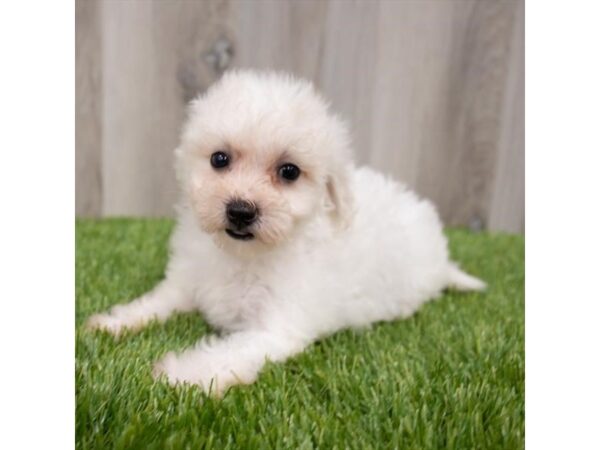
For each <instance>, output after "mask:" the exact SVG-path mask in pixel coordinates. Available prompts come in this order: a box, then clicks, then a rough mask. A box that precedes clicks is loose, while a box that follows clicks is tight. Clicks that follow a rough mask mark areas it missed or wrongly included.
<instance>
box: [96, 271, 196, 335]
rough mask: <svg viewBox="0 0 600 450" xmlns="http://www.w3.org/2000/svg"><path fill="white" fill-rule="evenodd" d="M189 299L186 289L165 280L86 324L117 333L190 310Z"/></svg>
mask: <svg viewBox="0 0 600 450" xmlns="http://www.w3.org/2000/svg"><path fill="white" fill-rule="evenodd" d="M191 300H192V299H191V295H190V293H189V292H187V291H186V290H185V289H182V288H181V286H179V285H178V284H177V283H174V282H171V281H169V279H166V280H163V281H162V282H161V283H160V284H158V285H157V286H156V287H155V288H154V289H153V290H151V291H150V292H147V293H146V294H144V295H142V296H141V297H139V298H137V299H136V300H134V301H132V302H131V303H127V304H125V305H115V306H113V307H112V308H111V309H110V310H109V311H108V312H106V313H102V314H94V315H93V316H91V317H90V318H89V319H88V320H87V322H86V327H87V328H88V329H101V330H105V331H108V332H109V333H111V334H113V335H115V336H117V335H118V334H119V333H121V332H122V331H123V330H124V329H130V330H137V329H140V328H142V327H143V326H145V325H146V324H148V322H150V321H151V320H159V321H164V320H166V319H167V318H168V317H169V316H170V315H171V314H172V313H174V312H175V311H181V312H185V311H191V310H192V309H193V304H192V301H191Z"/></svg>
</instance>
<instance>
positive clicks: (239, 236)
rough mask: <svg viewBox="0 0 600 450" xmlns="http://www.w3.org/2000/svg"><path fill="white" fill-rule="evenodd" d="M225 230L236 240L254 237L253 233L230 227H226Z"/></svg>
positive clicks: (247, 239)
mask: <svg viewBox="0 0 600 450" xmlns="http://www.w3.org/2000/svg"><path fill="white" fill-rule="evenodd" d="M225 232H226V233H227V234H228V235H229V236H230V237H232V238H233V239H237V240H238V241H249V240H251V239H254V235H253V234H252V233H249V232H247V231H235V230H232V229H230V228H226V229H225Z"/></svg>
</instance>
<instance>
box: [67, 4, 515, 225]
mask: <svg viewBox="0 0 600 450" xmlns="http://www.w3.org/2000/svg"><path fill="white" fill-rule="evenodd" d="M523 10H524V8H523V2H522V1H520V0H387V1H386V0H363V1H353V0H318V1H310V0H304V1H291V0H290V1H253V0H204V1H175V0H162V1H151V0H105V1H97V0H77V2H76V58H77V60H76V180H77V181H76V193H77V194H76V212H77V214H78V215H80V216H113V215H127V216H140V215H141V216H162V215H172V212H173V210H172V204H173V201H174V199H175V194H176V187H175V181H174V176H173V171H172V150H173V149H174V148H175V146H176V144H177V139H178V133H179V129H180V126H181V123H182V121H183V120H184V117H185V116H184V113H185V104H186V102H188V101H189V100H190V99H191V98H192V97H193V96H194V95H196V94H197V93H199V92H202V91H203V90H205V89H206V88H207V87H208V86H209V85H210V84H211V83H212V82H213V81H214V80H216V79H217V78H218V77H219V76H220V74H221V73H222V72H223V71H224V70H226V69H227V68H232V67H253V68H275V69H284V70H287V71H291V72H293V73H295V74H298V75H301V76H303V77H306V78H309V79H311V80H313V81H314V82H315V83H316V85H317V86H318V87H319V88H320V89H321V90H322V91H324V93H325V95H326V96H327V97H329V98H330V99H331V100H332V103H333V107H334V108H335V109H336V110H338V111H340V112H341V113H342V115H343V116H345V117H346V119H348V121H349V122H350V124H351V125H352V127H353V135H354V142H355V151H356V156H357V160H358V161H359V162H360V163H366V164H370V165H372V166H374V167H376V168H377V169H379V170H381V171H383V172H386V173H389V174H392V175H394V176H396V177H398V178H400V179H402V180H404V181H405V182H406V183H408V184H409V185H410V186H412V187H414V188H415V189H416V190H417V191H418V192H419V193H421V194H422V195H424V196H427V197H429V198H431V199H432V200H433V201H434V202H435V203H436V204H437V205H438V207H439V210H440V212H441V214H442V217H443V219H444V221H445V222H446V223H447V224H450V225H459V224H460V225H467V226H471V227H473V228H481V227H484V228H489V229H493V230H506V231H518V232H522V231H523V230H524V209H525V208H524V42H523V41H524V11H523Z"/></svg>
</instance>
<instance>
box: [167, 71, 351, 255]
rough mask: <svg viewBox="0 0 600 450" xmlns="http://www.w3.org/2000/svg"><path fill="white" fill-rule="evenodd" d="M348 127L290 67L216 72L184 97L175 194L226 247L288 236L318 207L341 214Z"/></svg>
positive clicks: (338, 219) (340, 220) (261, 244)
mask: <svg viewBox="0 0 600 450" xmlns="http://www.w3.org/2000/svg"><path fill="white" fill-rule="evenodd" d="M351 164H352V162H351V154H350V147H349V142H348V135H347V132H346V129H345V127H344V126H343V124H342V123H341V122H340V121H339V120H338V119H337V118H336V117H335V116H333V115H331V114H330V113H329V112H328V106H327V104H326V103H325V102H324V101H323V100H322V98H321V97H320V96H319V95H318V94H317V93H316V92H315V90H314V88H313V86H312V85H311V84H310V83H308V82H304V81H299V80H295V79H293V78H292V77H290V76H287V75H283V74H276V73H263V74H258V73H254V72H248V71H240V72H232V73H228V74H226V75H225V76H224V77H223V78H222V79H221V80H220V81H219V82H218V83H217V84H215V85H214V86H213V87H211V88H210V89H209V90H208V91H207V92H206V93H205V94H204V95H203V96H201V97H199V98H198V99H196V100H195V101H194V102H192V104H191V106H190V113H189V119H188V122H187V123H186V125H185V127H184V131H183V135H182V140H181V145H180V147H179V148H178V149H177V151H176V169H177V176H178V180H179V182H180V184H181V187H182V192H183V195H184V196H185V199H186V204H188V205H189V206H190V207H191V208H192V210H193V212H194V214H195V216H196V218H197V221H198V224H199V226H200V227H201V228H202V229H203V230H204V231H205V232H207V233H210V234H212V235H213V236H214V238H215V241H216V242H217V244H219V245H220V246H222V247H223V248H225V249H226V250H234V251H246V252H256V251H260V250H264V249H268V248H272V247H274V246H277V245H279V244H281V243H282V242H284V241H288V240H291V239H293V237H294V235H295V234H296V232H297V231H298V230H299V229H301V228H302V226H303V225H304V224H306V223H307V222H308V221H310V220H311V219H312V218H315V217H320V216H321V215H322V213H324V214H325V215H326V216H328V217H330V219H331V220H332V221H334V222H335V223H336V224H338V225H343V224H344V223H346V222H347V221H348V220H349V216H350V213H351V194H350V189H349V186H348V172H349V168H350V167H351Z"/></svg>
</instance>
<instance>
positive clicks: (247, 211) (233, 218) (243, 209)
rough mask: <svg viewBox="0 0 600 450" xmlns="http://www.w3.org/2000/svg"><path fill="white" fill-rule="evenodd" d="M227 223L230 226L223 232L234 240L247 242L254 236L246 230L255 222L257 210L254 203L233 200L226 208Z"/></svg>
mask: <svg viewBox="0 0 600 450" xmlns="http://www.w3.org/2000/svg"><path fill="white" fill-rule="evenodd" d="M226 215H227V221H228V222H229V224H230V225H231V227H230V228H227V229H226V230H225V231H226V232H227V234H228V235H229V236H231V237H232V238H234V239H240V240H249V239H252V238H253V237H254V235H253V234H252V233H250V232H248V231H247V230H246V229H247V228H248V227H249V226H250V225H252V224H253V223H254V222H256V219H257V218H258V208H257V207H256V205H255V204H254V203H251V202H249V201H246V200H241V199H234V200H232V201H230V202H229V203H227V206H226Z"/></svg>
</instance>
